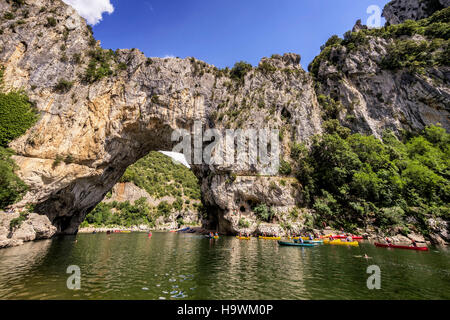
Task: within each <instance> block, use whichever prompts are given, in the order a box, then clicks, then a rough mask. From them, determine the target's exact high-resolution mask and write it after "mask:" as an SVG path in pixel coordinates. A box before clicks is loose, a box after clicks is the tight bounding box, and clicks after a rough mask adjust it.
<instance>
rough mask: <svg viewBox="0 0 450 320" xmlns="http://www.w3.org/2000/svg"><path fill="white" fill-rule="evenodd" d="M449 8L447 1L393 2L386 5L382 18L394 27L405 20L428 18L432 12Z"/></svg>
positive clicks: (449, 2) (407, 0)
mask: <svg viewBox="0 0 450 320" xmlns="http://www.w3.org/2000/svg"><path fill="white" fill-rule="evenodd" d="M449 6H450V1H449V0H394V1H391V2H389V3H388V4H387V5H386V7H385V8H384V10H383V16H384V17H385V18H386V23H387V24H390V25H394V24H399V23H403V22H405V21H406V20H420V19H425V18H428V17H429V16H431V15H432V14H433V13H434V12H436V11H438V10H442V9H444V8H447V7H449Z"/></svg>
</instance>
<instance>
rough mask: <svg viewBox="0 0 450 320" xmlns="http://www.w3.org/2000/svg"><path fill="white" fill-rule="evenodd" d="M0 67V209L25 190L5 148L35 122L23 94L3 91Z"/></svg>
mask: <svg viewBox="0 0 450 320" xmlns="http://www.w3.org/2000/svg"><path fill="white" fill-rule="evenodd" d="M3 71H4V70H3V68H0V89H1V91H0V209H3V208H5V207H7V206H9V205H11V204H13V203H15V202H17V201H19V200H20V199H22V196H23V195H24V193H25V191H26V190H27V186H26V185H25V183H24V182H23V181H22V180H21V179H20V178H19V177H18V176H17V175H16V174H15V173H14V171H15V170H16V169H17V166H16V164H15V162H14V160H13V159H12V158H11V156H12V155H13V154H14V152H13V151H12V150H9V149H6V148H5V147H6V146H7V145H8V143H9V142H11V141H12V140H14V139H16V138H18V137H20V136H21V135H22V134H24V133H25V132H26V131H27V130H28V129H29V128H30V127H31V126H32V125H33V124H34V123H35V122H36V119H37V115H36V113H35V111H34V110H33V108H32V105H31V102H30V101H29V99H28V97H27V96H26V94H25V93H23V92H21V91H11V92H6V93H5V92H3V87H2V84H3Z"/></svg>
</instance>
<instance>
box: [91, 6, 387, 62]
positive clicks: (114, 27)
mask: <svg viewBox="0 0 450 320" xmlns="http://www.w3.org/2000/svg"><path fill="white" fill-rule="evenodd" d="M387 2H389V1H388V0H278V1H274V0H270V1H269V0H227V1H218V0H184V1H183V0H112V1H111V3H112V4H113V5H114V12H113V13H112V14H111V15H108V14H105V15H104V16H103V20H102V21H101V22H100V23H99V24H97V25H95V26H94V34H95V37H96V39H98V40H101V42H102V46H103V48H107V49H109V48H111V49H114V50H115V49H118V48H121V49H125V48H138V49H140V50H141V51H143V52H144V53H145V54H146V55H147V56H149V57H164V56H175V57H180V58H185V57H191V56H193V57H196V58H198V59H200V60H203V61H205V62H207V63H210V64H213V65H215V66H217V67H220V68H224V67H226V66H229V67H232V66H233V65H234V63H235V62H237V61H241V60H244V61H247V62H249V63H251V64H253V65H254V66H256V65H257V64H258V62H259V60H261V58H262V57H265V56H270V55H272V54H274V53H278V54H283V53H285V52H295V53H298V54H300V55H301V56H302V62H301V63H302V66H303V67H304V68H305V69H306V68H307V66H308V64H309V63H310V62H311V61H312V59H313V58H314V57H315V56H316V55H317V54H318V53H319V52H320V46H321V45H322V44H324V43H325V42H326V40H327V39H328V38H329V37H330V36H331V35H333V34H337V35H339V36H342V35H343V34H344V32H345V31H347V30H350V29H351V28H352V27H353V25H354V23H355V22H356V20H357V19H361V20H362V21H363V23H364V24H365V23H366V21H367V19H368V18H369V16H370V14H368V13H367V12H366V11H367V8H368V7H369V6H371V5H378V6H379V7H380V8H383V7H384V5H385V4H386V3H387ZM383 23H384V20H383Z"/></svg>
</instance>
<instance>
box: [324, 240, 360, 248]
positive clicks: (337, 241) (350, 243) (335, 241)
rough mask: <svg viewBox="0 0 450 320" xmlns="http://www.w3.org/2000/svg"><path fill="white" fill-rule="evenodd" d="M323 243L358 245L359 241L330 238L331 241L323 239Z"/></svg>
mask: <svg viewBox="0 0 450 320" xmlns="http://www.w3.org/2000/svg"><path fill="white" fill-rule="evenodd" d="M323 243H325V244H331V245H338V246H352V247H358V246H359V242H358V241H353V242H346V241H341V240H340V239H337V240H332V241H330V240H324V241H323Z"/></svg>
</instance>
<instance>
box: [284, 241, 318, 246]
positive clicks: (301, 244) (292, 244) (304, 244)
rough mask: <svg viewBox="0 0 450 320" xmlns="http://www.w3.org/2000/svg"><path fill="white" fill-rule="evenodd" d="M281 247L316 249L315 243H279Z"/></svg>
mask: <svg viewBox="0 0 450 320" xmlns="http://www.w3.org/2000/svg"><path fill="white" fill-rule="evenodd" d="M278 244H279V245H280V246H289V247H315V246H316V245H315V244H313V243H294V242H285V241H278Z"/></svg>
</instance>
